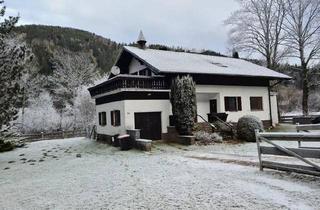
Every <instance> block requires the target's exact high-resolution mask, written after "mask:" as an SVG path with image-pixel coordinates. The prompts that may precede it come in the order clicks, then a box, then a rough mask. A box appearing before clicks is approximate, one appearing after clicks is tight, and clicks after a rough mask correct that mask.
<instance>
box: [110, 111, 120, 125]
mask: <svg viewBox="0 0 320 210" xmlns="http://www.w3.org/2000/svg"><path fill="white" fill-rule="evenodd" d="M111 125H112V126H115V127H116V126H120V125H121V120H120V110H114V111H111Z"/></svg>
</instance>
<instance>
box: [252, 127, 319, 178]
mask: <svg viewBox="0 0 320 210" xmlns="http://www.w3.org/2000/svg"><path fill="white" fill-rule="evenodd" d="M256 141H257V147H258V157H259V166H260V170H261V171H262V170H263V168H269V169H274V170H282V171H288V172H296V173H303V174H308V175H314V176H320V164H318V163H315V162H314V161H311V160H309V159H307V158H314V159H320V149H318V148H286V147H283V146H281V145H278V144H276V143H275V142H273V141H283V142H285V141H304V142H319V143H320V133H302V132H299V133H297V132H290V133H284V132H277V133H267V132H262V133H259V132H258V130H257V131H256ZM261 142H265V143H268V144H270V145H272V146H271V147H270V146H261ZM263 154H265V155H277V156H287V157H294V158H297V159H298V160H300V161H302V162H304V163H305V164H306V165H307V166H304V165H295V164H285V163H277V162H271V161H264V160H262V155H263Z"/></svg>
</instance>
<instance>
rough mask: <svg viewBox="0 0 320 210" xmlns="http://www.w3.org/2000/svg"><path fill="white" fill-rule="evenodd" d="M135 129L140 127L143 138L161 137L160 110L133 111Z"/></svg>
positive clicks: (154, 138)
mask: <svg viewBox="0 0 320 210" xmlns="http://www.w3.org/2000/svg"><path fill="white" fill-rule="evenodd" d="M134 122H135V129H140V130H141V131H140V137H141V138H143V139H151V140H159V139H161V112H139V113H134Z"/></svg>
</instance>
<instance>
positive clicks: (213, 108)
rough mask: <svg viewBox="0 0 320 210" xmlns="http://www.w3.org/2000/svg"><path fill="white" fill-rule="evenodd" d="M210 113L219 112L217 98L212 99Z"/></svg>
mask: <svg viewBox="0 0 320 210" xmlns="http://www.w3.org/2000/svg"><path fill="white" fill-rule="evenodd" d="M209 103H210V114H211V113H217V112H218V109H217V99H212V100H210V102H209Z"/></svg>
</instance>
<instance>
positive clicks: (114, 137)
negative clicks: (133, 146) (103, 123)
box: [112, 135, 120, 147]
mask: <svg viewBox="0 0 320 210" xmlns="http://www.w3.org/2000/svg"><path fill="white" fill-rule="evenodd" d="M118 137H119V135H114V136H113V139H112V145H113V146H114V147H119V146H120V143H119V139H118Z"/></svg>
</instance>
